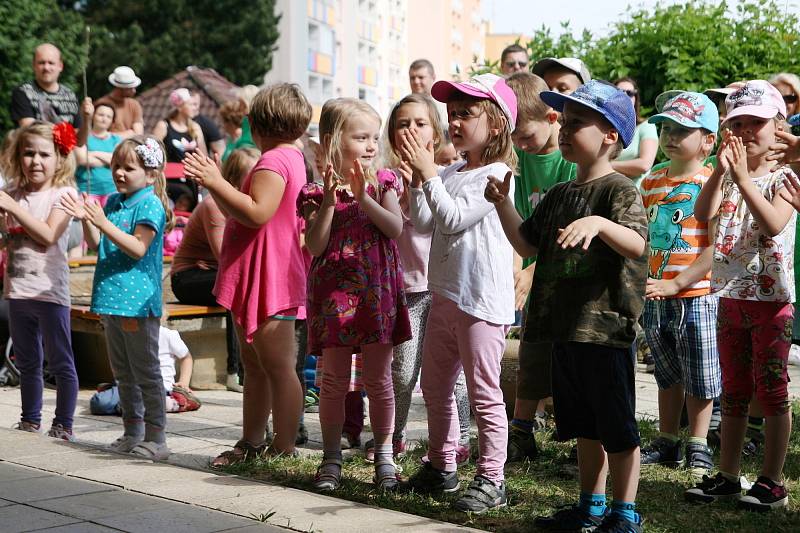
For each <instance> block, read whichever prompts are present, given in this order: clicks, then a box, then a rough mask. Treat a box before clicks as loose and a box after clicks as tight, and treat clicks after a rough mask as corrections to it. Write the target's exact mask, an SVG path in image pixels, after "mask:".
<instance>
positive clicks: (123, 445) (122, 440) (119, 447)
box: [108, 435, 144, 453]
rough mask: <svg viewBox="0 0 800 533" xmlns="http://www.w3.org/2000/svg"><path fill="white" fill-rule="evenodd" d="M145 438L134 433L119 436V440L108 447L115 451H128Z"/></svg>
mask: <svg viewBox="0 0 800 533" xmlns="http://www.w3.org/2000/svg"><path fill="white" fill-rule="evenodd" d="M143 440H144V437H134V436H132V435H123V436H121V437H119V438H118V439H117V440H115V441H114V442H112V443H111V444H109V445H108V448H109V449H110V450H112V451H115V452H121V453H128V452H130V451H131V450H132V449H134V448H135V447H136V446H138V445H139V443H140V442H142V441H143Z"/></svg>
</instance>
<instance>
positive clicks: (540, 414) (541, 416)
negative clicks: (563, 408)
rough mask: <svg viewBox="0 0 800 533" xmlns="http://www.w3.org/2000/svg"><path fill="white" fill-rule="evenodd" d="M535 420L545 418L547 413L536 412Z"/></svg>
mask: <svg viewBox="0 0 800 533" xmlns="http://www.w3.org/2000/svg"><path fill="white" fill-rule="evenodd" d="M534 416H536V418H547V411H536V414H535V415H534Z"/></svg>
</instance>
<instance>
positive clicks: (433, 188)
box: [409, 162, 514, 324]
mask: <svg viewBox="0 0 800 533" xmlns="http://www.w3.org/2000/svg"><path fill="white" fill-rule="evenodd" d="M465 164H466V163H465V162H458V163H454V164H453V165H450V166H449V167H447V168H445V169H444V170H442V171H441V172H440V173H439V176H436V177H433V178H430V179H428V180H427V181H426V182H425V183H424V184H423V185H422V188H420V189H415V188H411V189H409V190H410V192H411V194H410V207H411V220H412V222H413V223H414V226H415V227H416V228H417V230H418V231H420V232H426V231H430V230H433V239H432V242H431V253H430V260H429V263H428V288H429V289H430V290H431V291H433V292H435V293H437V294H439V295H441V296H444V297H445V298H448V299H449V300H452V301H453V302H455V304H456V305H457V306H458V308H459V309H461V310H462V311H464V312H465V313H468V314H470V315H472V316H474V317H476V318H479V319H481V320H486V321H487V322H491V323H494V324H513V323H514V270H513V249H512V248H511V244H510V243H509V242H508V239H506V236H505V234H504V233H503V227H502V225H501V224H500V217H499V216H498V215H497V211H496V210H495V208H494V205H493V204H491V203H489V202H487V201H486V199H485V198H484V197H483V192H484V190H485V189H486V183H487V179H486V178H487V177H488V176H494V177H496V178H498V179H500V180H502V179H503V177H504V176H505V175H506V172H509V171H510V170H511V169H510V168H509V167H508V166H507V165H506V164H504V163H492V164H490V165H486V166H483V167H481V168H478V169H475V170H469V171H466V172H460V171H459V169H461V168H462V167H463V166H464V165H465ZM513 187H514V183H513V180H512V182H511V190H510V191H509V195H510V196H511V197H512V198H513V197H514V188H513Z"/></svg>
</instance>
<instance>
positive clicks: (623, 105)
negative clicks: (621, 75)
mask: <svg viewBox="0 0 800 533" xmlns="http://www.w3.org/2000/svg"><path fill="white" fill-rule="evenodd" d="M539 96H540V97H541V98H542V100H543V101H544V103H545V104H547V105H549V106H550V107H552V108H553V109H555V110H556V111H559V112H560V111H563V110H564V103H565V102H566V101H567V100H569V101H572V102H575V103H576V104H580V105H582V106H586V107H588V108H589V109H593V110H594V111H597V112H598V113H600V114H601V115H603V116H604V117H605V118H606V120H608V121H609V122H610V123H611V125H612V126H614V129H616V130H617V131H618V132H619V136H620V138H621V139H622V145H623V146H625V147H627V146H628V145H629V144H630V143H631V141H632V140H633V134H634V131H635V130H636V111H635V110H634V109H633V103H631V99H630V98H629V97H628V95H627V94H625V93H624V92H623V91H620V90H619V89H617V88H616V87H614V86H613V85H611V84H610V83H608V82H607V81H601V80H591V81H590V82H588V83H586V84H584V85H581V86H580V87H578V88H577V89H576V90H575V92H574V93H572V94H561V93H557V92H555V91H543V92H542V93H541V94H540V95H539Z"/></svg>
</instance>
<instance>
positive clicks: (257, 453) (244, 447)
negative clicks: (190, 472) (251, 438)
mask: <svg viewBox="0 0 800 533" xmlns="http://www.w3.org/2000/svg"><path fill="white" fill-rule="evenodd" d="M266 450H267V444H266V443H263V444H259V445H258V446H253V445H252V444H250V443H249V442H247V441H246V440H240V441H239V442H237V443H236V444H234V445H233V449H232V450H227V451H224V452H222V453H221V454H219V455H218V456H216V457H215V458H214V459H213V460H212V461H211V464H210V466H211V468H225V467H226V466H231V465H235V464H239V463H243V462H245V461H250V460H252V459H255V458H257V457H261V456H262V455H264V452H265V451H266Z"/></svg>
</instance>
